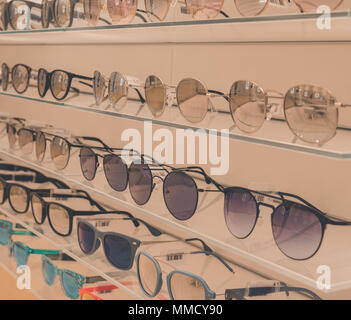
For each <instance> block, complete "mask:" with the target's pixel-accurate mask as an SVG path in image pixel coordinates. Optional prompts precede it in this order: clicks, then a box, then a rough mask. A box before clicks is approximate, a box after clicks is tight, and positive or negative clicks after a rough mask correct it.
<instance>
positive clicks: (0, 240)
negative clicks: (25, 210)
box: [0, 221, 11, 246]
mask: <svg viewBox="0 0 351 320" xmlns="http://www.w3.org/2000/svg"><path fill="white" fill-rule="evenodd" d="M10 230H11V227H10V225H9V222H8V221H0V244H1V245H3V246H5V245H7V244H8V243H9V239H10V236H11V235H10Z"/></svg>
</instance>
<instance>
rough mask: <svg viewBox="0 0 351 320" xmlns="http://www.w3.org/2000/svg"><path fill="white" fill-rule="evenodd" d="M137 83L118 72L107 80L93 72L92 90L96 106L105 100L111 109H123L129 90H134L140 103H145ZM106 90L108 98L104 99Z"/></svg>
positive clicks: (134, 79)
mask: <svg viewBox="0 0 351 320" xmlns="http://www.w3.org/2000/svg"><path fill="white" fill-rule="evenodd" d="M138 83H139V81H138V80H137V79H136V78H134V77H131V76H125V75H123V74H121V73H120V72H112V73H111V75H110V78H109V80H108V81H107V78H106V77H105V76H104V75H102V74H101V73H100V72H99V71H95V72H94V77H93V90H94V98H95V102H96V105H100V104H101V103H102V102H103V101H104V100H106V99H107V98H108V99H109V101H110V105H111V106H113V107H116V106H118V107H123V106H125V104H126V103H127V101H128V92H129V88H131V89H134V90H135V92H136V93H137V95H138V98H139V100H140V102H141V103H145V99H144V98H143V96H142V95H141V93H140V91H139V89H138V87H140V85H139V84H138ZM107 88H108V96H107V97H105V92H106V89H107Z"/></svg>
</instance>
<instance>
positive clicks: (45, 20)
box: [41, 0, 51, 28]
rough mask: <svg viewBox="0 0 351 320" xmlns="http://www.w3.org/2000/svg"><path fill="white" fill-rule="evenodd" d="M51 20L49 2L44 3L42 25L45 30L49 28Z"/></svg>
mask: <svg viewBox="0 0 351 320" xmlns="http://www.w3.org/2000/svg"><path fill="white" fill-rule="evenodd" d="M50 20H51V8H50V2H49V0H43V1H42V9H41V25H42V27H43V28H47V27H49V23H50Z"/></svg>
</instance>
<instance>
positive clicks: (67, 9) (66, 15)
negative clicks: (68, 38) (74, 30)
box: [54, 0, 73, 27]
mask: <svg viewBox="0 0 351 320" xmlns="http://www.w3.org/2000/svg"><path fill="white" fill-rule="evenodd" d="M72 3H73V1H70V0H56V1H55V6H54V10H55V21H56V23H57V24H58V26H59V27H70V25H71V22H72V20H71V17H72V18H73V15H72V10H73V8H72Z"/></svg>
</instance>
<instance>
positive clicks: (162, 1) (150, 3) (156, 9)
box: [145, 0, 170, 22]
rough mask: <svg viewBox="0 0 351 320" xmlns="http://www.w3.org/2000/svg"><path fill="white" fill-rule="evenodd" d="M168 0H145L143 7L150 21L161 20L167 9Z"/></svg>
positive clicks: (164, 16)
mask: <svg viewBox="0 0 351 320" xmlns="http://www.w3.org/2000/svg"><path fill="white" fill-rule="evenodd" d="M169 5H170V4H169V0H158V1H155V0H145V9H146V12H147V13H148V16H149V18H150V20H151V21H154V22H159V21H163V20H164V19H165V18H166V16H167V13H168V10H169Z"/></svg>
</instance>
